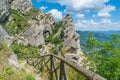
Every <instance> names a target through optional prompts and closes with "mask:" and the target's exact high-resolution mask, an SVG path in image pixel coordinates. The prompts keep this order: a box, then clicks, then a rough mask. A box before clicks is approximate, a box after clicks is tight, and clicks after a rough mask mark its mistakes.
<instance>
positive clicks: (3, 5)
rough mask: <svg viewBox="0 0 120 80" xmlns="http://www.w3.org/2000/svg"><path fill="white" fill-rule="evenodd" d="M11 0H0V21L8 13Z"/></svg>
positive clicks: (3, 19) (4, 18)
mask: <svg viewBox="0 0 120 80" xmlns="http://www.w3.org/2000/svg"><path fill="white" fill-rule="evenodd" d="M11 2H12V0H0V23H1V22H4V21H5V20H6V18H7V17H8V16H9V15H10V12H9V9H10V5H11Z"/></svg>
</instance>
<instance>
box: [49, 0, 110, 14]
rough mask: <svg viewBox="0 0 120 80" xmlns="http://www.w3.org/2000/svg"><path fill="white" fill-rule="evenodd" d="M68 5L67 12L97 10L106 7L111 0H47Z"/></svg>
mask: <svg viewBox="0 0 120 80" xmlns="http://www.w3.org/2000/svg"><path fill="white" fill-rule="evenodd" d="M47 1H48V2H54V3H59V4H61V5H65V6H66V11H67V12H71V11H72V12H80V11H88V12H89V11H97V10H100V9H102V8H104V7H105V6H106V5H105V3H107V2H108V1H109V0H47Z"/></svg>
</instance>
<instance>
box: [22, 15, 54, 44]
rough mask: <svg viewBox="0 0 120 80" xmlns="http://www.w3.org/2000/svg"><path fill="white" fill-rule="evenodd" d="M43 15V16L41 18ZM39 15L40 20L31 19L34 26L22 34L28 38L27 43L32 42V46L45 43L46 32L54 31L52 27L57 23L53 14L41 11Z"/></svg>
mask: <svg viewBox="0 0 120 80" xmlns="http://www.w3.org/2000/svg"><path fill="white" fill-rule="evenodd" d="M41 16H42V17H43V18H41ZM38 17H39V20H30V21H29V23H31V25H32V26H31V27H30V28H29V29H28V30H26V31H25V32H24V33H23V35H22V36H23V37H24V39H25V40H26V43H28V44H31V45H32V46H39V45H43V44H45V40H44V34H45V33H46V32H49V34H50V33H52V27H53V24H54V23H55V20H54V18H53V16H52V15H51V14H43V13H39V15H38ZM40 18H41V19H40ZM37 23H38V24H37Z"/></svg>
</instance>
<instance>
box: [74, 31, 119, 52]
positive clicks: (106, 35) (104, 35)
mask: <svg viewBox="0 0 120 80" xmlns="http://www.w3.org/2000/svg"><path fill="white" fill-rule="evenodd" d="M76 32H77V33H78V34H79V35H80V45H81V48H82V50H83V51H84V52H86V51H88V50H86V46H85V45H86V42H87V39H88V37H89V34H90V33H92V34H93V36H94V37H95V38H96V40H97V41H99V42H103V41H110V40H111V39H110V36H111V35H112V34H118V35H120V31H117V30H116V31H115V30H114V31H112V30H110V31H76Z"/></svg>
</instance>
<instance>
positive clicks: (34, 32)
mask: <svg viewBox="0 0 120 80" xmlns="http://www.w3.org/2000/svg"><path fill="white" fill-rule="evenodd" d="M43 28H44V26H43V25H41V26H31V27H30V28H29V29H28V30H27V31H26V32H25V33H23V37H24V38H25V42H26V43H28V44H31V45H32V46H39V45H43V44H44V43H45V42H44V36H43Z"/></svg>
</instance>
